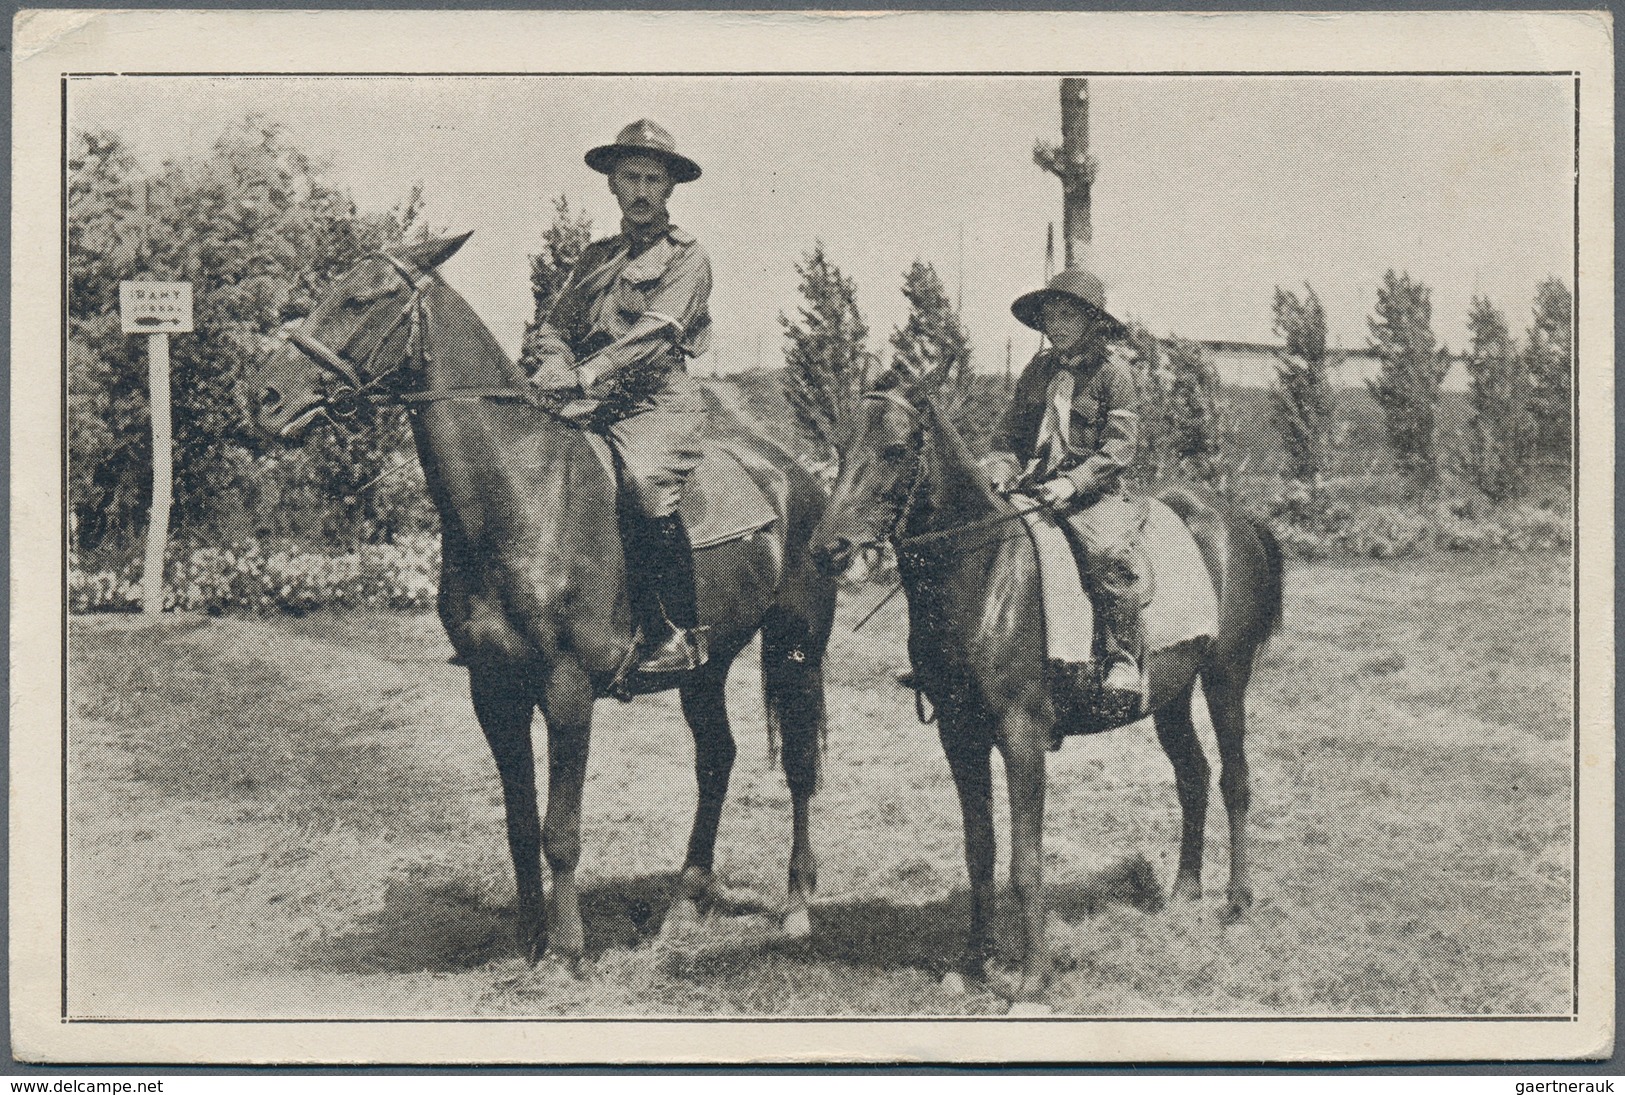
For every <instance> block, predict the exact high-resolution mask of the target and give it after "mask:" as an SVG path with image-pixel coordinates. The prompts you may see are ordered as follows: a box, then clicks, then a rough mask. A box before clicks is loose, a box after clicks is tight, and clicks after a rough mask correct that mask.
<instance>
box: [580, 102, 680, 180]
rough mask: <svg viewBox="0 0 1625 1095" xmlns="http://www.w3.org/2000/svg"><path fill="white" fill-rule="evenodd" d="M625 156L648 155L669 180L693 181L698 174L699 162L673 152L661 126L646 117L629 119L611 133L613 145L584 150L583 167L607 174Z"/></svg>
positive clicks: (670, 140)
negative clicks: (654, 160) (618, 129)
mask: <svg viewBox="0 0 1625 1095" xmlns="http://www.w3.org/2000/svg"><path fill="white" fill-rule="evenodd" d="M625 156H648V157H651V158H652V159H656V160H659V161H660V162H661V163H663V164H665V165H666V170H667V171H670V172H671V177H672V181H673V182H680V183H686V182H693V181H694V180H695V179H697V178H699V177H700V165H699V164H697V163H695V162H694V161H693V160H691V159H689V158H688V157H687V156H684V155H682V154H681V153H679V152H678V151H677V142H676V141H674V140H672V136H671V134H670V133H668V132H667V131H666V128H665V126H662V125H660V124H659V123H658V122H651V121H650V120H649V119H647V118H643V119H640V120H639V121H636V122H633V123H632V124H631V125H629V126H627V127H626V128H625V129H623V130H621V131H620V132H619V133H617V134H616V135H615V143H614V144H604V145H599V146H598V147H597V148H595V149H593V150H592V151H591V152H588V153H587V166H588V167H590V168H592V169H593V170H594V171H599V172H602V173H603V174H605V175H608V174H609V173H610V172H611V171H614V170H615V165H616V164H618V163H620V162H621V159H622V157H625Z"/></svg>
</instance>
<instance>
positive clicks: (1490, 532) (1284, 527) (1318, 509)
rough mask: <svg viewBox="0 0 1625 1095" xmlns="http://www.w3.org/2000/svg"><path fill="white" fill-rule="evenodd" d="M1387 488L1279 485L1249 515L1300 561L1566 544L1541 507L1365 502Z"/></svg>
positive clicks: (1259, 496) (1567, 536)
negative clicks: (1372, 492)
mask: <svg viewBox="0 0 1625 1095" xmlns="http://www.w3.org/2000/svg"><path fill="white" fill-rule="evenodd" d="M1374 486H1387V484H1376V483H1372V482H1366V481H1360V480H1356V481H1345V482H1342V483H1338V484H1334V485H1332V486H1331V487H1330V489H1327V490H1319V491H1317V490H1314V489H1311V488H1310V487H1308V486H1306V485H1304V484H1302V483H1299V482H1296V481H1293V480H1283V481H1278V482H1276V483H1274V484H1273V485H1272V486H1270V487H1266V488H1263V489H1259V490H1256V491H1255V492H1253V493H1252V494H1251V495H1250V497H1249V498H1248V500H1247V502H1246V509H1247V511H1248V513H1249V514H1250V515H1251V516H1253V517H1256V518H1259V519H1262V520H1263V521H1265V522H1266V523H1268V524H1269V526H1270V527H1271V528H1272V529H1273V530H1274V532H1275V534H1276V537H1277V538H1278V539H1279V540H1280V541H1281V546H1282V547H1283V548H1285V549H1286V551H1287V553H1288V554H1289V555H1292V556H1294V557H1296V558H1300V559H1325V558H1339V557H1343V558H1346V557H1351V556H1354V557H1363V558H1372V559H1394V558H1402V557H1406V556H1411V555H1421V554H1426V553H1429V552H1436V551H1487V550H1509V551H1542V550H1555V549H1564V548H1567V547H1569V545H1570V544H1571V543H1572V531H1571V522H1570V518H1569V516H1568V514H1566V513H1562V512H1559V511H1557V510H1555V509H1549V508H1545V507H1541V506H1535V505H1528V504H1514V505H1502V506H1480V505H1477V504H1475V503H1474V502H1471V501H1455V502H1442V501H1402V500H1392V499H1381V498H1375V499H1372V498H1369V497H1367V495H1368V492H1369V491H1370V488H1372V487H1374Z"/></svg>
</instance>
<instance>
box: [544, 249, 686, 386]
mask: <svg viewBox="0 0 1625 1095" xmlns="http://www.w3.org/2000/svg"><path fill="white" fill-rule="evenodd" d="M710 297H711V259H710V257H709V256H708V255H707V254H706V253H705V248H703V247H701V246H700V244H699V243H698V241H696V240H695V239H694V237H693V236H691V235H689V234H688V233H687V232H685V231H683V230H682V229H681V228H678V227H677V226H676V225H674V224H667V225H665V226H664V227H662V228H660V229H658V230H656V231H655V232H653V233H651V234H649V235H647V236H642V237H639V236H634V235H633V234H631V233H630V232H629V231H622V232H621V233H620V234H619V235H616V236H611V237H610V238H608V239H603V240H599V241H597V242H596V243H592V244H589V245H588V247H587V249H586V250H585V251H583V252H582V254H581V259H580V261H579V262H577V263H576V267H575V270H574V271H573V273H572V274H571V277H570V280H569V282H568V283H567V285H566V286H565V289H564V293H563V295H562V296H560V298H559V300H558V303H557V305H556V306H555V307H554V309H553V313H552V316H551V317H550V318H549V320H548V321H547V322H546V323H545V324H543V326H542V328H541V329H540V331H539V332H538V337H537V343H536V347H537V352H538V354H539V356H540V357H542V358H543V359H544V360H545V359H547V358H562V359H563V360H565V361H566V362H568V363H569V364H571V365H579V366H582V367H583V368H584V370H585V371H586V372H587V373H588V374H590V377H589V378H590V379H592V380H593V381H594V383H595V384H607V383H609V382H612V381H615V380H617V379H619V378H622V377H623V374H625V373H626V372H627V371H628V370H629V369H632V368H634V367H635V366H650V367H651V368H654V369H656V370H659V369H660V368H662V367H663V362H662V361H661V359H663V358H666V357H669V356H670V354H671V352H672V350H673V349H676V350H680V351H681V352H682V354H683V356H685V357H697V356H699V355H700V354H702V353H704V352H705V351H706V349H707V347H708V346H709V345H710V341H711V313H710V309H709V301H710ZM589 394H591V392H590V390H589Z"/></svg>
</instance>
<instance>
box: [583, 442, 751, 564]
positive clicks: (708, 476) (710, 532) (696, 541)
mask: <svg viewBox="0 0 1625 1095" xmlns="http://www.w3.org/2000/svg"><path fill="white" fill-rule="evenodd" d="M583 433H584V434H585V435H586V438H587V441H588V442H589V443H590V444H591V445H592V449H593V451H594V452H595V453H597V454H598V458H599V459H600V460H602V461H603V462H604V467H605V468H607V469H608V470H609V474H610V478H611V479H612V480H616V474H615V458H614V456H613V455H612V454H611V452H610V448H609V442H608V441H605V440H604V439H603V438H602V437H600V436H599V435H598V434H596V433H591V432H588V431H583ZM700 450H701V452H703V453H704V456H703V457H701V459H700V463H699V466H698V467H696V468H695V469H694V471H693V473H692V474H691V475H690V476H689V477H688V482H687V484H685V485H684V487H683V495H682V498H681V500H680V501H679V502H678V503H677V511H678V512H679V513H680V514H682V516H683V525H684V527H686V528H687V529H688V539H689V542H690V543H692V544H693V545H694V550H696V551H698V550H699V549H700V548H707V547H714V546H715V545H717V544H725V543H727V542H728V541H730V540H738V539H740V538H741V537H744V536H749V535H750V534H751V533H753V532H756V531H757V530H758V529H764V528H766V527H767V526H768V525H771V524H772V523H773V522H774V521H777V520H778V519H779V514H778V511H777V510H776V509H774V508H773V503H772V502H770V501H769V500H768V498H767V495H765V494H763V493H762V488H761V487H759V486H757V485H756V480H754V479H752V478H751V477H750V473H749V472H747V471H746V470H745V465H744V464H742V463H740V461H739V457H737V456H735V455H734V453H733V450H732V449H730V448H728V447H727V446H726V445H722V444H718V443H717V442H715V441H712V440H710V439H707V440H706V441H705V442H704V443H703V444H702V445H701V446H700ZM617 481H618V480H617Z"/></svg>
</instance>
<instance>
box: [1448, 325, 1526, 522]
mask: <svg viewBox="0 0 1625 1095" xmlns="http://www.w3.org/2000/svg"><path fill="white" fill-rule="evenodd" d="M1467 327H1468V330H1469V331H1470V332H1471V334H1472V347H1471V349H1470V350H1469V351H1468V354H1467V374H1468V376H1469V378H1470V388H1469V391H1468V395H1469V397H1470V399H1471V401H1472V405H1473V418H1472V424H1471V427H1470V431H1471V432H1470V433H1469V436H1468V441H1467V453H1466V463H1465V470H1466V472H1467V475H1468V477H1469V478H1470V479H1471V480H1472V481H1473V484H1474V485H1475V486H1477V487H1478V489H1479V490H1481V491H1483V492H1484V494H1485V496H1486V497H1488V498H1489V499H1490V501H1492V502H1501V501H1504V500H1506V499H1507V498H1510V497H1512V496H1513V495H1514V494H1516V493H1517V492H1518V491H1519V489H1520V488H1521V487H1522V486H1523V483H1524V479H1525V476H1526V475H1527V473H1528V470H1529V458H1530V456H1531V455H1532V452H1533V449H1534V443H1535V419H1534V417H1533V416H1532V415H1531V413H1530V409H1529V407H1530V383H1529V374H1528V372H1527V359H1526V358H1525V356H1524V355H1521V354H1519V353H1518V349H1517V347H1516V346H1515V345H1514V344H1513V341H1512V337H1511V335H1510V334H1509V333H1508V331H1507V321H1506V317H1505V316H1503V315H1502V314H1501V312H1500V309H1498V308H1496V307H1495V306H1494V305H1493V304H1491V303H1490V302H1489V301H1488V300H1487V299H1485V298H1484V297H1477V296H1475V297H1474V298H1473V306H1472V311H1471V312H1469V313H1468V317H1467Z"/></svg>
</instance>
